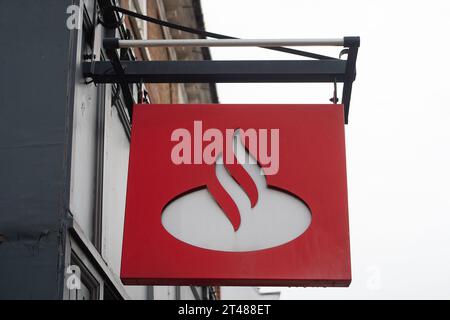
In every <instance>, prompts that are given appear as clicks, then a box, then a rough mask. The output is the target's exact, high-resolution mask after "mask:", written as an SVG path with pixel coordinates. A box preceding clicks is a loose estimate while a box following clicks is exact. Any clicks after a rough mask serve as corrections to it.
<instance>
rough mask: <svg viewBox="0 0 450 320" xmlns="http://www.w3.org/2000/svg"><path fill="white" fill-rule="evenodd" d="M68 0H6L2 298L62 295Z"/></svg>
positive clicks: (0, 115) (1, 12)
mask: <svg viewBox="0 0 450 320" xmlns="http://www.w3.org/2000/svg"><path fill="white" fill-rule="evenodd" d="M70 4H72V1H69V0H40V1H35V0H28V1H26V0H14V1H10V0H2V1H0V8H1V9H0V38H1V39H2V42H3V44H2V49H1V50H0V69H1V71H0V177H1V178H0V234H1V235H3V239H4V241H3V242H2V243H0V298H41V299H46V298H60V297H61V294H62V272H61V268H62V266H61V263H60V261H61V257H62V255H63V252H62V251H63V247H62V246H61V241H60V239H61V237H60V234H61V232H63V229H62V227H61V225H62V221H63V218H64V208H65V205H66V203H67V200H66V198H67V188H66V185H67V181H68V180H67V179H68V173H69V170H68V168H69V161H68V159H70V153H69V150H70V148H69V141H70V139H69V138H70V137H69V132H70V130H69V123H70V121H68V119H69V118H70V116H71V114H70V108H69V105H68V103H67V102H68V101H69V96H68V89H67V83H68V80H69V76H68V75H69V74H70V73H69V72H68V68H69V61H70V56H69V51H70V31H69V30H68V29H67V27H66V19H67V17H68V15H67V14H66V9H67V6H68V5H70ZM57 271H58V272H57Z"/></svg>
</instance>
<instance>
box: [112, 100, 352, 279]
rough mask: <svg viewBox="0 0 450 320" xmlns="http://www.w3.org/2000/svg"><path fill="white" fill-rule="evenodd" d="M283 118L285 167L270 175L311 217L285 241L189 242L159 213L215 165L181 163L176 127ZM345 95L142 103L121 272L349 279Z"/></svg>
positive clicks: (263, 123)
mask: <svg viewBox="0 0 450 320" xmlns="http://www.w3.org/2000/svg"><path fill="white" fill-rule="evenodd" d="M196 120H201V121H202V122H203V126H204V127H205V128H218V129H220V130H225V129H226V128H255V129H258V128H265V129H267V128H279V129H280V160H279V161H280V169H279V172H278V173H277V174H276V175H273V176H267V184H268V185H271V186H275V187H281V188H283V189H285V190H288V191H289V192H291V193H293V194H295V195H298V196H299V197H300V198H301V199H304V200H305V202H306V203H307V204H308V206H309V208H310V210H311V214H312V222H311V225H310V226H309V228H308V229H307V230H306V232H305V233H304V234H302V235H301V236H299V237H298V238H296V239H294V240H293V241H290V242H288V243H286V244H283V245H281V246H277V247H274V248H270V249H265V250H258V251H250V252H222V251H215V250H207V249H202V248H199V247H195V246H192V245H189V244H186V243H184V242H182V241H180V240H178V239H176V238H174V237H173V236H171V235H170V234H169V233H168V232H167V231H166V230H165V229H164V227H163V225H162V223H161V213H162V210H163V208H164V206H165V205H166V204H167V203H168V202H169V201H171V200H172V199H173V198H174V197H176V196H177V195H179V194H181V193H183V192H185V191H187V190H192V189H194V188H197V187H200V186H204V185H205V184H206V183H207V181H208V179H209V177H210V174H211V165H206V164H201V165H175V164H173V163H172V162H171V158H170V154H171V148H172V147H173V145H174V142H172V141H170V136H171V132H172V131H173V130H174V129H176V128H187V129H190V128H192V123H193V122H194V121H196ZM345 159H346V155H345V135H344V111H343V105H340V104H326V105H224V104H220V105H207V104H199V105H136V106H135V107H134V113H133V129H132V137H131V151H130V163H129V173H128V189H127V203H126V214H125V229H124V238H123V251H122V267H121V279H122V282H123V283H124V284H127V285H202V286H203V285H224V286H228V285H249V286H265V285H267V286H320V287H322V286H349V285H350V282H351V268H350V243H349V226H348V205H347V181H346V160H345Z"/></svg>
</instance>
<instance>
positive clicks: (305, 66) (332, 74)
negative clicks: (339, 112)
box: [83, 60, 346, 83]
mask: <svg viewBox="0 0 450 320" xmlns="http://www.w3.org/2000/svg"><path fill="white" fill-rule="evenodd" d="M120 63H121V65H122V68H123V70H124V73H123V74H117V73H116V72H115V71H114V68H113V66H112V65H111V62H109V61H98V62H95V65H94V68H93V71H92V70H91V64H90V63H84V64H83V72H84V76H85V77H89V78H92V80H93V81H94V82H95V83H117V82H122V81H123V82H126V83H140V82H144V83H145V82H148V83H219V82H227V83H246V82H334V81H336V82H343V81H344V80H345V71H346V61H345V60H256V61H255V60H252V61H121V62H120Z"/></svg>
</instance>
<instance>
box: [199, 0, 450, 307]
mask: <svg viewBox="0 0 450 320" xmlns="http://www.w3.org/2000/svg"><path fill="white" fill-rule="evenodd" d="M202 6H203V12H204V15H205V22H206V28H207V30H208V31H212V32H218V33H223V34H227V35H231V36H236V37H242V38H314V37H319V38H328V37H341V36H352V35H358V36H361V48H360V51H359V56H358V62H357V70H358V75H357V79H356V81H355V83H354V86H353V94H352V102H351V109H350V124H349V125H348V126H347V128H346V138H347V170H348V187H349V208H350V228H351V249H352V269H353V282H352V285H351V286H350V288H345V289H341V288H339V289H336V288H308V289H304V288H290V289H287V288H286V289H282V298H283V299H314V298H325V299H327V298H339V299H341V298H342V299H347V298H356V299H359V298H375V299H377V298H385V299H398V298H447V299H448V298H450V152H449V150H450V63H449V61H450V45H449V41H450V34H449V32H450V16H449V15H450V1H447V0H441V1H433V0H430V1H400V0H399V1H386V0H383V1H371V2H369V1H361V0H360V1H356V0H355V1H351V0H341V1H331V0H327V1H326V0H278V1H267V0H227V1H218V0H203V1H202ZM308 49H310V50H311V51H313V52H318V53H325V54H330V55H333V56H335V57H337V54H338V52H339V49H337V48H308ZM212 53H213V58H214V59H215V60H239V59H241V60H246V59H296V57H295V56H291V55H288V54H282V53H275V52H271V51H268V50H263V49H251V48H213V49H212ZM218 89H219V98H220V101H221V102H222V103H258V102H261V103H328V99H329V98H330V97H331V96H332V86H331V84H323V85H322V84H320V85H317V84H316V85H306V84H246V85H244V84H222V85H219V86H218Z"/></svg>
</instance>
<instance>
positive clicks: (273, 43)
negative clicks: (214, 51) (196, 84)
mask: <svg viewBox="0 0 450 320" xmlns="http://www.w3.org/2000/svg"><path fill="white" fill-rule="evenodd" d="M346 42H347V41H346V38H329V39H168V40H121V39H117V38H109V39H104V41H103V44H104V47H105V48H131V47H139V48H140V47H284V46H286V47H310V46H338V47H342V46H345V45H346Z"/></svg>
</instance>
